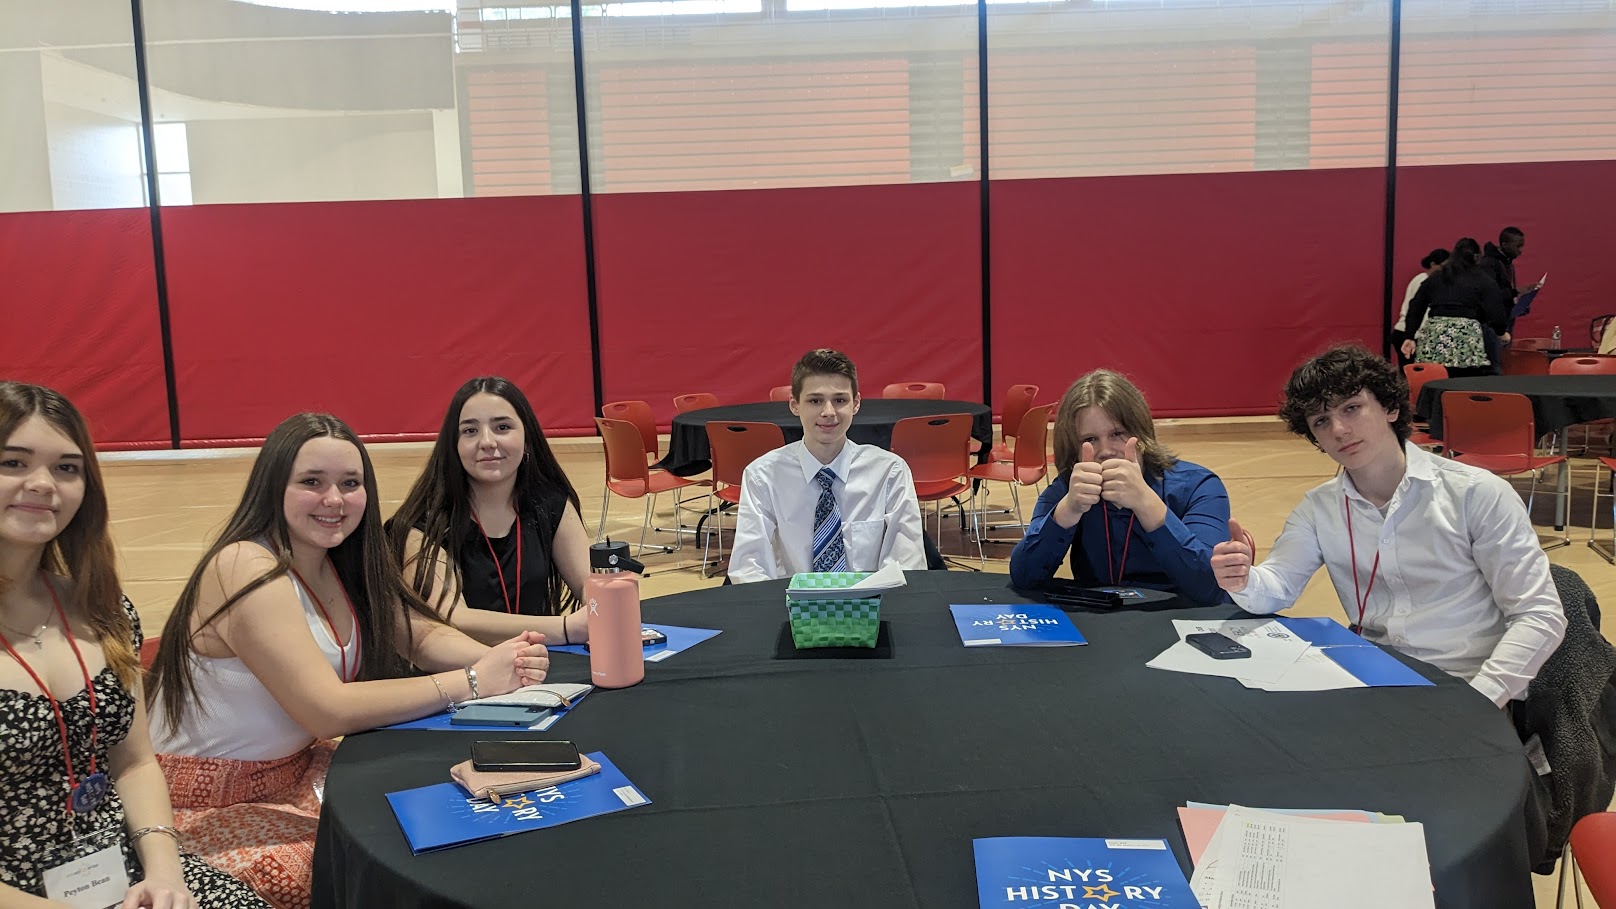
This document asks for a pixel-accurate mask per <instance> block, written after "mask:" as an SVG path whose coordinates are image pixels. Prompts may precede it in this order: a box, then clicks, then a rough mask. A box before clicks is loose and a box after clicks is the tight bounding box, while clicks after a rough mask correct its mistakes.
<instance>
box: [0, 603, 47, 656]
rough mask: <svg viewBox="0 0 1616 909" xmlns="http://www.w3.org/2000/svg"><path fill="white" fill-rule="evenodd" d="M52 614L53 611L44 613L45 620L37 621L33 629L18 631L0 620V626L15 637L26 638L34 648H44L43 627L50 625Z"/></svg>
mask: <svg viewBox="0 0 1616 909" xmlns="http://www.w3.org/2000/svg"><path fill="white" fill-rule="evenodd" d="M52 615H53V613H50V612H47V613H45V621H43V622H41V623H39V627H37V628H35V629H34V630H33V631H20V630H18V629H17V628H14V627H12V626H11V625H9V624H7V623H5V622H0V628H4V629H5V630H7V631H9V632H11V633H12V634H13V635H15V636H17V637H23V638H28V639H29V640H31V641H33V642H34V649H35V650H43V649H44V648H45V629H47V628H49V627H50V619H51V616H52Z"/></svg>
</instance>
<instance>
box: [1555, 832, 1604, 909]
mask: <svg viewBox="0 0 1616 909" xmlns="http://www.w3.org/2000/svg"><path fill="white" fill-rule="evenodd" d="M1568 867H1569V868H1570V869H1571V887H1572V889H1573V890H1575V891H1576V894H1577V906H1578V907H1581V906H1582V889H1581V887H1580V886H1579V885H1580V884H1582V883H1586V884H1587V885H1588V892H1589V893H1590V894H1592V895H1593V898H1594V902H1596V903H1598V904H1599V905H1601V906H1616V814H1612V813H1611V812H1609V811H1601V812H1599V813H1598V814H1590V815H1587V816H1585V817H1583V818H1582V819H1581V820H1579V821H1577V823H1576V826H1574V827H1572V828H1571V842H1570V844H1569V845H1568V846H1567V848H1566V850H1565V854H1564V855H1563V856H1561V857H1560V883H1559V885H1558V886H1557V887H1556V888H1555V889H1556V891H1558V892H1557V896H1558V899H1556V900H1555V906H1556V907H1560V906H1563V905H1565V879H1566V869H1567V868H1568Z"/></svg>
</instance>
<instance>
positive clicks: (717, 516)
mask: <svg viewBox="0 0 1616 909" xmlns="http://www.w3.org/2000/svg"><path fill="white" fill-rule="evenodd" d="M785 444H786V436H785V433H784V432H781V431H780V427H779V426H778V425H776V424H774V423H737V422H729V421H727V420H712V421H709V422H708V423H707V445H708V447H709V448H711V449H712V460H713V491H712V493H711V494H710V495H709V496H708V509H707V512H708V514H709V515H711V516H712V520H713V528H712V529H710V530H709V531H708V532H707V543H706V544H705V545H704V546H703V547H702V553H701V573H702V577H706V576H707V556H708V553H709V552H711V550H712V542H713V534H714V533H717V534H718V557H719V558H720V559H722V558H723V557H724V536H723V533H724V518H723V515H724V510H723V506H722V505H720V506H719V507H718V508H716V509H715V508H713V507H712V498H713V497H714V496H716V497H717V498H718V500H719V501H720V502H727V503H729V504H730V505H732V506H734V505H739V504H740V503H741V479H742V477H744V476H745V475H746V465H748V464H751V463H752V462H753V461H756V460H757V459H758V458H761V457H763V456H764V455H766V454H768V453H769V452H771V451H773V450H775V449H776V448H779V447H781V446H783V445H785Z"/></svg>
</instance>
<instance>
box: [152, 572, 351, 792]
mask: <svg viewBox="0 0 1616 909" xmlns="http://www.w3.org/2000/svg"><path fill="white" fill-rule="evenodd" d="M287 577H288V578H289V579H290V580H291V582H292V588H293V589H294V590H296V591H297V598H298V600H299V601H300V602H301V603H302V604H303V618H304V619H305V620H307V621H308V623H309V632H310V633H311V634H313V635H314V643H315V644H317V645H319V647H320V652H321V653H322V654H325V660H326V662H327V663H330V664H331V671H332V672H338V673H340V672H341V671H342V662H343V657H344V654H346V657H347V662H348V665H349V666H350V667H352V666H355V665H357V664H358V662H359V651H358V641H359V636H358V635H350V636H349V641H348V646H347V647H345V648H344V647H338V646H337V642H336V641H335V640H333V639H332V637H331V631H330V630H329V629H328V628H326V625H325V622H324V621H323V620H322V619H321V618H320V612H319V610H318V609H316V608H315V606H314V600H313V599H312V598H310V596H309V593H308V591H307V590H305V589H303V585H302V584H300V583H298V580H297V577H296V576H294V575H290V574H288V576H287ZM190 660H191V674H192V677H193V678H194V680H195V682H196V703H194V704H191V705H189V706H188V707H187V708H186V710H185V714H184V718H183V723H182V725H181V726H180V728H178V729H171V728H169V725H168V720H167V718H166V717H165V716H164V715H163V711H162V710H160V709H159V710H154V711H152V712H151V714H150V717H149V725H150V727H151V736H152V745H153V746H154V747H155V748H156V749H157V751H158V752H159V753H162V754H184V755H191V756H193V757H217V758H230V759H232V760H237V761H271V760H275V759H277V758H283V757H287V756H290V755H293V754H296V753H297V752H299V751H302V750H303V749H304V748H306V747H308V745H309V743H311V742H313V741H314V736H312V735H310V734H309V733H308V732H307V731H306V730H304V728H303V727H302V726H299V725H298V724H297V721H296V720H294V719H292V717H291V715H290V714H288V713H287V712H286V711H285V710H283V709H282V708H281V705H280V704H279V703H278V702H277V701H276V700H275V696H274V695H272V694H270V693H269V689H268V688H265V687H264V683H263V682H260V681H258V676H256V675H253V673H252V670H250V669H248V668H247V664H246V663H244V662H242V660H241V658H240V657H209V656H203V655H201V654H199V653H197V652H195V651H192V652H191V656H190ZM349 671H350V672H352V669H351V668H350V670H349Z"/></svg>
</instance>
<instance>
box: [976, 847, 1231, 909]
mask: <svg viewBox="0 0 1616 909" xmlns="http://www.w3.org/2000/svg"><path fill="white" fill-rule="evenodd" d="M972 845H973V847H974V848H975V851H976V891H977V898H978V900H979V901H980V902H981V904H982V909H999V907H1006V906H1015V907H1017V909H1200V903H1199V902H1197V901H1196V899H1195V894H1194V893H1192V892H1190V885H1189V881H1187V880H1185V879H1184V871H1183V869H1181V868H1179V867H1178V860H1177V859H1175V858H1173V853H1172V850H1170V849H1168V848H1167V841H1166V840H1150V839H1144V840H1126V839H1082V838H1075V837H1072V838H1068V837H1053V836H999V837H991V838H988V839H980V840H974V841H972Z"/></svg>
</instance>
